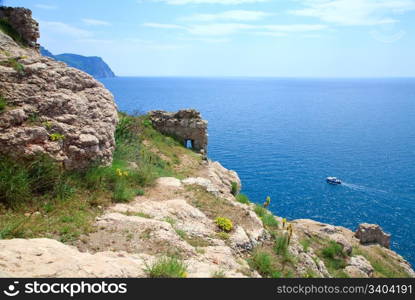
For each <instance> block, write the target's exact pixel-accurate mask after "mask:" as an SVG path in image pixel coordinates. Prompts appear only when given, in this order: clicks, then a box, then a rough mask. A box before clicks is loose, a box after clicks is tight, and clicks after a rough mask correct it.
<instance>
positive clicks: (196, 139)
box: [149, 109, 208, 155]
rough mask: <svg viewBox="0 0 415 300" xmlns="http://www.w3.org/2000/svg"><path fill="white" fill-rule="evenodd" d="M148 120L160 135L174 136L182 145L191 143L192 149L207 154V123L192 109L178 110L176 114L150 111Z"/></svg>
mask: <svg viewBox="0 0 415 300" xmlns="http://www.w3.org/2000/svg"><path fill="white" fill-rule="evenodd" d="M149 115H150V120H151V122H152V124H153V126H154V128H156V129H157V130H158V131H160V132H161V133H164V134H167V135H171V136H174V137H175V138H177V139H179V140H180V141H181V142H182V143H183V144H184V143H185V142H186V141H191V142H192V146H193V149H194V150H196V151H201V152H203V153H204V154H205V155H206V153H207V144H208V134H207V121H205V120H203V119H202V117H201V116H200V113H199V112H198V111H196V110H194V109H187V110H180V111H178V112H176V113H169V112H166V111H161V110H157V111H152V112H150V113H149Z"/></svg>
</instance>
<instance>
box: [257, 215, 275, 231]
mask: <svg viewBox="0 0 415 300" xmlns="http://www.w3.org/2000/svg"><path fill="white" fill-rule="evenodd" d="M261 220H262V223H263V224H264V225H265V226H267V227H271V228H275V229H277V228H278V226H279V223H278V221H277V220H276V219H275V217H274V216H273V215H272V214H266V215H264V216H263V217H262V218H261Z"/></svg>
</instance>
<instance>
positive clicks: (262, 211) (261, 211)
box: [254, 204, 268, 218]
mask: <svg viewBox="0 0 415 300" xmlns="http://www.w3.org/2000/svg"><path fill="white" fill-rule="evenodd" d="M254 211H255V213H256V214H257V216H258V217H260V218H262V217H263V216H265V215H267V214H268V210H267V209H265V208H263V207H262V206H261V205H259V204H257V205H255V209H254Z"/></svg>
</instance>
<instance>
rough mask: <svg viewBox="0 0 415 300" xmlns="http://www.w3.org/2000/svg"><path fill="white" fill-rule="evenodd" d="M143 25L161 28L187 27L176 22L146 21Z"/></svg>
mask: <svg viewBox="0 0 415 300" xmlns="http://www.w3.org/2000/svg"><path fill="white" fill-rule="evenodd" d="M143 26H145V27H151V28H160V29H186V27H185V26H181V25H176V24H164V23H144V24H143Z"/></svg>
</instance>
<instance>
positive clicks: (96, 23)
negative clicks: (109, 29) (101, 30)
mask: <svg viewBox="0 0 415 300" xmlns="http://www.w3.org/2000/svg"><path fill="white" fill-rule="evenodd" d="M82 22H84V23H85V24H87V25H92V26H109V25H111V23H109V22H107V21H102V20H97V19H82Z"/></svg>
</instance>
